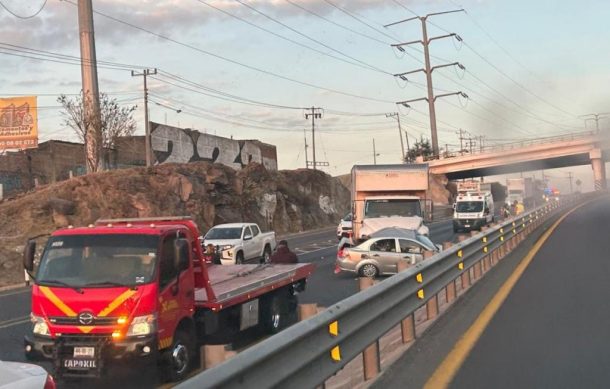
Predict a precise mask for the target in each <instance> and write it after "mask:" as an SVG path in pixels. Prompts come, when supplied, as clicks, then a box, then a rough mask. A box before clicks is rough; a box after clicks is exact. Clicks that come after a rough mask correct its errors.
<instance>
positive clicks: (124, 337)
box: [24, 218, 313, 381]
mask: <svg viewBox="0 0 610 389" xmlns="http://www.w3.org/2000/svg"><path fill="white" fill-rule="evenodd" d="M199 235H200V234H199V230H198V228H197V226H196V225H195V223H194V222H193V221H192V220H190V218H165V219H158V218H155V219H123V220H106V221H99V222H98V223H97V225H90V226H89V227H84V228H66V229H61V230H58V231H56V232H55V233H53V234H52V236H51V237H50V239H49V240H48V242H47V244H46V246H45V249H44V251H43V253H42V257H41V260H40V264H39V266H38V269H37V272H36V274H35V284H34V286H33V288H32V314H31V318H32V323H33V326H32V333H31V334H28V335H27V336H26V337H25V352H26V357H28V358H29V359H34V358H40V357H42V358H47V359H51V360H53V362H54V367H55V371H56V374H57V376H58V377H59V378H62V377H68V376H76V377H86V376H91V377H98V376H100V375H102V374H103V373H104V371H105V367H106V365H107V364H108V362H109V361H112V360H116V359H118V360H126V359H132V358H135V359H145V360H151V361H155V362H157V363H158V364H159V365H160V368H161V374H162V376H163V378H164V379H165V380H168V381H176V380H180V379H182V378H183V377H184V376H185V374H186V373H187V372H188V368H189V364H190V362H191V360H192V359H193V357H194V352H195V350H196V345H197V344H198V343H201V342H203V341H204V340H203V339H204V338H205V337H208V336H210V335H214V334H215V333H217V332H218V331H225V328H224V327H223V326H222V324H223V323H226V322H230V321H236V323H232V328H237V329H238V330H241V329H245V328H248V327H249V326H252V325H256V324H258V323H259V322H260V321H261V317H260V316H259V309H258V305H259V300H261V304H262V307H261V309H260V311H261V312H260V314H261V315H262V314H263V313H267V314H268V315H272V314H274V312H267V311H268V309H267V311H266V310H265V309H266V305H265V303H266V302H267V301H269V302H275V300H278V301H280V303H282V304H283V305H282V304H280V306H284V307H287V306H288V302H287V301H289V302H290V303H292V304H291V305H290V307H291V308H292V305H294V308H296V300H295V297H294V294H296V293H297V292H298V291H299V290H302V289H303V288H304V283H305V278H306V277H307V276H308V275H309V274H310V273H311V272H312V271H313V268H312V267H311V266H310V265H308V264H307V265H305V264H303V265H293V266H292V267H291V269H278V268H275V273H279V274H280V275H279V276H278V275H277V274H275V273H274V275H275V278H273V283H272V284H271V283H267V284H266V285H265V280H266V279H267V278H268V277H267V278H265V277H266V276H265V274H266V273H265V271H266V272H273V271H274V269H263V270H261V271H260V274H262V275H260V277H259V278H262V279H263V281H260V280H257V281H259V283H258V284H256V287H250V288H249V285H250V283H252V284H253V281H254V280H252V279H248V277H247V276H246V277H242V278H241V279H240V280H239V282H240V284H239V285H235V288H241V289H246V290H247V292H248V294H247V295H239V294H238V293H237V294H236V293H233V296H235V298H234V299H232V300H231V299H225V298H224V297H222V296H221V295H219V291H218V290H219V288H218V289H215V288H214V287H213V285H212V284H213V282H212V281H211V279H210V274H209V273H208V270H210V271H212V270H213V269H212V268H214V267H218V268H219V267H221V266H217V265H208V264H206V263H205V261H203V260H202V258H203V255H202V250H201V246H200V245H199V243H198V236H199ZM34 254H35V242H34V241H30V242H28V244H27V245H26V249H25V252H24V267H25V268H26V270H28V271H30V272H32V270H33V268H34V266H33V264H34ZM244 266H245V267H256V265H244ZM267 266H269V265H267ZM236 268H238V266H236ZM251 278H252V277H251ZM260 285H265V287H261V286H260ZM235 288H234V289H235ZM248 288H249V289H248ZM271 290H273V292H272V293H271V292H270V291H271ZM232 292H233V290H230V291H229V292H228V294H229V295H231V293H232ZM267 305H268V304H267ZM276 305H278V304H276ZM244 306H246V307H247V308H248V309H247V310H245V309H244V308H243V307H244ZM254 308H256V309H255V310H254ZM240 312H246V313H245V314H242V315H241V316H240V315H239V313H240ZM252 312H254V313H255V314H256V317H254V318H253V317H252V315H253V313H252ZM236 314H237V315H236ZM262 319H264V318H262ZM219 324H220V325H219ZM282 324H283V321H282ZM275 329H276V330H277V329H279V328H275Z"/></svg>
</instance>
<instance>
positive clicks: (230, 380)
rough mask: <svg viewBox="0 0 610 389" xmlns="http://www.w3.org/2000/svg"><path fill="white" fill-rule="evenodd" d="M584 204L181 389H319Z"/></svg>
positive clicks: (498, 237)
mask: <svg viewBox="0 0 610 389" xmlns="http://www.w3.org/2000/svg"><path fill="white" fill-rule="evenodd" d="M583 197H587V196H579V197H576V196H574V197H571V198H565V199H561V201H560V202H559V203H558V202H551V203H547V204H545V205H543V206H541V207H538V208H536V209H534V210H532V211H530V212H527V213H524V214H523V215H521V216H519V217H515V218H511V219H507V220H505V221H504V222H502V223H500V224H498V225H496V226H494V227H492V228H490V229H488V230H486V231H485V232H482V233H479V234H477V235H474V236H472V237H470V238H469V239H467V240H465V241H463V242H460V243H458V244H455V245H453V246H452V247H450V248H449V249H448V250H446V251H443V252H441V253H439V254H437V255H435V256H433V257H431V258H429V259H428V260H426V261H423V262H421V263H419V264H417V265H415V266H414V267H411V268H409V269H407V270H405V271H404V272H401V273H399V274H397V275H394V276H392V277H389V278H388V279H386V280H384V281H382V282H379V283H378V284H376V285H375V286H373V287H370V288H368V289H366V290H364V291H362V292H360V293H357V294H355V295H353V296H351V297H349V298H347V299H345V300H343V301H340V302H338V303H336V304H334V305H332V306H330V307H328V309H326V310H325V311H323V312H321V313H319V314H318V315H316V316H314V317H312V318H310V319H307V320H305V321H302V322H300V323H297V324H295V325H293V326H292V327H289V328H287V329H286V330H284V331H282V332H280V333H279V334H277V335H275V336H272V337H270V338H268V339H266V340H265V341H263V342H261V343H259V344H257V345H255V346H253V347H251V348H249V349H247V350H245V351H243V352H241V353H240V354H238V355H237V356H235V357H233V358H232V359H230V360H228V361H226V362H224V363H223V364H221V365H219V366H216V367H213V368H212V369H210V370H207V371H204V372H203V373H200V374H198V375H196V376H194V377H193V378H191V379H189V380H187V381H185V382H183V383H181V384H180V385H178V386H177V388H271V387H290V388H313V387H316V386H317V385H320V384H322V383H323V382H324V381H325V380H326V379H327V378H329V377H330V376H332V375H333V374H335V373H336V372H337V371H339V370H340V369H342V368H343V367H344V366H345V365H346V364H347V363H348V362H350V361H351V360H352V359H353V358H355V357H357V356H358V355H359V354H361V353H362V352H363V350H364V349H365V348H367V347H368V346H370V345H371V344H373V343H374V342H376V341H377V340H378V339H379V338H381V337H382V336H383V335H385V334H386V333H387V332H388V331H390V330H391V329H392V328H394V327H395V326H397V325H399V324H400V323H401V322H402V321H403V320H404V319H406V318H408V317H410V315H413V314H414V312H415V311H416V310H417V309H419V308H421V307H422V306H424V305H426V304H430V303H431V302H435V301H436V303H437V304H438V298H437V297H438V293H439V292H441V291H442V290H443V289H445V288H449V287H450V285H451V284H452V285H453V286H454V288H455V282H457V280H458V279H460V278H461V277H463V276H464V275H465V274H469V272H470V269H471V268H473V267H474V271H475V273H476V270H477V268H476V267H475V266H479V267H480V266H481V264H482V263H484V262H483V261H484V260H487V261H488V260H489V259H490V258H491V261H492V263H493V259H494V257H495V258H496V262H497V261H498V260H499V259H500V257H501V256H503V255H505V254H506V253H507V252H508V251H510V250H511V249H513V248H514V247H516V245H517V244H518V242H520V241H521V240H522V239H524V237H525V235H527V234H528V233H529V232H531V231H533V230H535V229H536V228H537V227H538V226H540V225H541V224H542V223H543V222H544V221H546V220H547V219H548V218H549V217H551V216H553V215H555V214H557V213H558V212H560V211H561V210H563V209H565V208H567V207H569V206H571V205H573V204H575V203H576V202H578V201H579V199H583ZM498 254H501V256H499V255H498ZM483 266H485V265H484V264H483ZM488 266H489V265H488ZM479 270H480V268H479ZM447 291H449V289H447ZM453 292H454V294H455V289H454V290H453ZM436 307H437V308H436V309H438V305H437V306H436Z"/></svg>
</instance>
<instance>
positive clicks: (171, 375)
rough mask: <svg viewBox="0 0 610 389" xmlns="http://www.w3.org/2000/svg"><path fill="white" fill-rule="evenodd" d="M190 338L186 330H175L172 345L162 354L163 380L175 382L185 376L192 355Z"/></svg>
mask: <svg viewBox="0 0 610 389" xmlns="http://www.w3.org/2000/svg"><path fill="white" fill-rule="evenodd" d="M191 338H192V337H191V336H189V335H188V333H187V332H186V331H181V330H178V331H176V334H175V335H174V341H173V343H172V346H171V347H170V348H168V349H167V350H165V352H164V353H163V356H162V358H163V360H162V366H161V374H162V376H163V380H164V381H166V382H176V381H181V380H183V379H184V378H185V377H186V374H187V373H188V372H189V368H190V366H191V362H192V360H193V355H194V354H193V342H192V339H191Z"/></svg>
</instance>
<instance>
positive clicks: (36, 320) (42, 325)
mask: <svg viewBox="0 0 610 389" xmlns="http://www.w3.org/2000/svg"><path fill="white" fill-rule="evenodd" d="M30 320H31V321H32V324H34V327H33V328H32V332H33V333H34V334H36V335H40V336H51V332H50V331H49V326H48V325H47V322H46V321H45V320H44V318H43V317H40V316H36V315H34V314H33V313H32V314H30Z"/></svg>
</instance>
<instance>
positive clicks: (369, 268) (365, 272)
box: [358, 263, 379, 278]
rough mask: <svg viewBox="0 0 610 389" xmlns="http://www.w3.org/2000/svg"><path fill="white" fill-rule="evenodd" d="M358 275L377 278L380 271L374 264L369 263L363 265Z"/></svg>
mask: <svg viewBox="0 0 610 389" xmlns="http://www.w3.org/2000/svg"><path fill="white" fill-rule="evenodd" d="M358 274H360V276H361V277H369V278H375V277H377V275H378V274H379V269H377V266H375V265H373V264H372V263H367V264H364V265H362V267H361V268H360V270H358Z"/></svg>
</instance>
